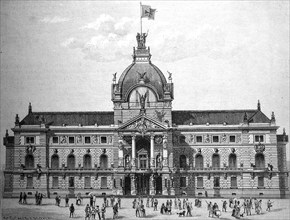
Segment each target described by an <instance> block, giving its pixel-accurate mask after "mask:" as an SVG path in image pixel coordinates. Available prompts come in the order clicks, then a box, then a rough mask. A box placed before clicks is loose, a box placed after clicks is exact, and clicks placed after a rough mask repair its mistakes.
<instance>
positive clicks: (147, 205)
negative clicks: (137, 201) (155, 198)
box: [146, 196, 150, 208]
mask: <svg viewBox="0 0 290 220" xmlns="http://www.w3.org/2000/svg"><path fill="white" fill-rule="evenodd" d="M149 202H150V198H149V196H147V200H146V207H147V208H149Z"/></svg>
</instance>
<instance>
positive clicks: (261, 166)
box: [255, 153, 265, 169]
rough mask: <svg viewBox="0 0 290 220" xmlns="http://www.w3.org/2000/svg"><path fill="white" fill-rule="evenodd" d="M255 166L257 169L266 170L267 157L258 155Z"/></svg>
mask: <svg viewBox="0 0 290 220" xmlns="http://www.w3.org/2000/svg"><path fill="white" fill-rule="evenodd" d="M255 165H256V168H257V169H265V157H264V154H261V153H258V154H256V156H255Z"/></svg>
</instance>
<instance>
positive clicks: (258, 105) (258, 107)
mask: <svg viewBox="0 0 290 220" xmlns="http://www.w3.org/2000/svg"><path fill="white" fill-rule="evenodd" d="M257 110H258V111H261V104H260V100H258V104H257Z"/></svg>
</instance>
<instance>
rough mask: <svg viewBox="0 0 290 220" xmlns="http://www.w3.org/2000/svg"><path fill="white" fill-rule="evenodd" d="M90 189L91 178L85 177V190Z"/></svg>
mask: <svg viewBox="0 0 290 220" xmlns="http://www.w3.org/2000/svg"><path fill="white" fill-rule="evenodd" d="M89 188H91V177H89V176H87V177H85V189H89Z"/></svg>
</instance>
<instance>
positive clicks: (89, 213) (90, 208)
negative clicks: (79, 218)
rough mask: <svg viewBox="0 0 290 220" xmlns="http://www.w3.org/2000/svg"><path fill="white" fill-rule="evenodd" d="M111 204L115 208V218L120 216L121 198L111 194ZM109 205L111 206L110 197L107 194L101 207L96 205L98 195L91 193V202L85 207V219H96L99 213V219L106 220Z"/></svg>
mask: <svg viewBox="0 0 290 220" xmlns="http://www.w3.org/2000/svg"><path fill="white" fill-rule="evenodd" d="M110 205H111V207H112V209H113V219H116V218H118V213H119V208H121V198H120V197H118V198H117V199H116V198H115V196H111V198H110ZM107 207H109V199H108V198H107V196H104V202H103V205H102V207H101V208H100V207H99V206H98V205H97V206H96V195H90V204H87V206H86V208H85V219H96V215H97V216H98V219H99V220H105V219H106V216H105V213H106V208H107Z"/></svg>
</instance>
